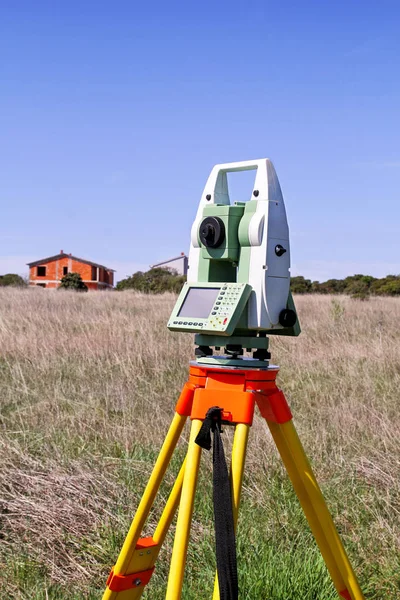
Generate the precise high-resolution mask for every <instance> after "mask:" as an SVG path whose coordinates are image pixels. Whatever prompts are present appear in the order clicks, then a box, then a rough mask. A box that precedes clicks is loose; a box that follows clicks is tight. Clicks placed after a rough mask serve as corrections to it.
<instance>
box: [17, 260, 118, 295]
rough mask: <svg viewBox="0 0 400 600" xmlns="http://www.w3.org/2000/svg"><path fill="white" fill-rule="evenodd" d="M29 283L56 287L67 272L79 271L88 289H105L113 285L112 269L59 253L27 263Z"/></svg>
mask: <svg viewBox="0 0 400 600" xmlns="http://www.w3.org/2000/svg"><path fill="white" fill-rule="evenodd" d="M28 267H29V285H31V286H40V287H45V288H57V287H58V286H59V285H60V282H61V279H62V278H63V277H64V275H66V274H67V273H79V275H80V276H81V277H82V280H83V282H84V283H85V284H86V285H87V287H88V288H89V289H90V290H107V289H111V288H112V287H113V286H114V272H115V271H114V270H113V269H109V268H108V267H105V266H104V265H99V264H98V263H94V262H91V261H90V260H85V259H83V258H77V257H76V256H72V254H65V252H64V251H63V250H61V251H60V254H56V255H55V256H49V257H48V258H42V260H36V261H35V262H32V263H28Z"/></svg>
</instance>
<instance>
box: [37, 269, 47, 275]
mask: <svg viewBox="0 0 400 600" xmlns="http://www.w3.org/2000/svg"><path fill="white" fill-rule="evenodd" d="M37 276H38V277H46V267H38V268H37Z"/></svg>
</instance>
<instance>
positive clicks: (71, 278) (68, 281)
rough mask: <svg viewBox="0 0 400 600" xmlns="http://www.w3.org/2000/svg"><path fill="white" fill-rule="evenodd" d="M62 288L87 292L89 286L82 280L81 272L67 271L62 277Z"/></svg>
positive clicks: (60, 287)
mask: <svg viewBox="0 0 400 600" xmlns="http://www.w3.org/2000/svg"><path fill="white" fill-rule="evenodd" d="M58 289H60V290H76V291H78V292H87V291H88V288H87V285H85V284H84V283H83V281H82V277H81V276H80V275H79V273H67V274H66V275H64V277H63V278H62V279H61V283H60V286H59V288H58Z"/></svg>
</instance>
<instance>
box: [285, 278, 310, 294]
mask: <svg viewBox="0 0 400 600" xmlns="http://www.w3.org/2000/svg"><path fill="white" fill-rule="evenodd" d="M290 290H291V291H292V292H293V294H311V292H312V283H311V280H310V279H304V277H303V276H302V275H299V276H298V277H291V279H290Z"/></svg>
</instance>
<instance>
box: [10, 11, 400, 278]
mask: <svg viewBox="0 0 400 600" xmlns="http://www.w3.org/2000/svg"><path fill="white" fill-rule="evenodd" d="M0 13H1V14H0V81H1V93H0V136H1V137H0V140H1V143H0V202H1V216H0V273H5V272H9V271H11V272H17V273H24V272H26V267H25V263H26V262H28V261H29V260H35V259H39V258H42V257H45V256H49V255H52V254H55V253H57V252H58V251H59V250H60V249H63V250H65V251H66V252H72V253H73V254H75V255H77V256H82V257H85V258H88V259H92V260H95V261H99V262H102V263H105V264H106V265H107V266H110V267H112V268H115V269H117V279H120V278H122V277H124V276H126V275H128V274H130V273H132V272H133V271H135V270H138V269H146V268H148V265H149V264H151V263H153V262H158V261H160V260H163V259H166V258H169V257H172V256H175V255H177V254H179V253H180V252H181V251H187V250H188V246H189V232H190V226H191V223H192V220H193V218H194V215H195V212H196V208H197V204H198V201H199V199H200V195H201V192H202V189H203V186H204V184H205V181H206V179H207V177H208V174H209V171H210V170H211V168H212V166H213V165H214V164H216V163H220V162H230V161H236V160H247V159H252V158H259V157H269V158H271V159H272V161H273V162H274V165H275V168H276V171H277V173H278V177H279V179H280V182H281V186H282V189H283V193H284V196H285V202H286V209H287V213H288V219H289V225H290V231H291V246H292V273H293V274H303V275H305V276H306V277H309V278H311V279H319V280H324V279H327V278H329V277H342V276H346V275H350V274H353V273H358V272H363V273H368V274H372V275H375V276H384V275H386V274H387V273H400V243H399V239H400V117H399V107H400V78H399V58H400V36H399V33H398V32H399V20H400V5H399V3H398V2H394V1H393V2H388V1H386V0H382V1H380V2H376V1H374V2H372V1H370V0H367V1H364V2H361V1H360V2H351V1H346V2H344V1H341V0H339V1H338V2H320V1H319V2H317V1H308V2H301V3H300V2H290V1H287V2H284V1H283V2H281V3H279V4H278V3H276V2H269V1H256V2H246V3H244V2H236V1H235V0H234V1H231V2H229V3H228V2H216V1H215V2H209V1H203V2H201V3H200V2H199V3H191V2H163V3H161V2H157V1H155V2H151V3H150V2H149V3H139V2H136V1H132V0H130V1H129V2H128V1H123V0H121V1H119V2H104V1H101V0H100V1H98V2H92V1H82V2H77V1H75V0H70V1H69V2H64V3H55V2H44V1H41V0H38V2H31V1H29V2H27V1H23V0H21V1H20V2H4V3H2V7H1V9H0ZM249 190H251V182H250V180H249V179H248V174H236V175H235V179H232V187H231V192H233V193H231V196H233V198H234V199H235V200H244V199H247V196H248V193H249Z"/></svg>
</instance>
